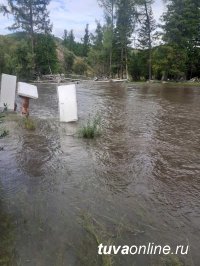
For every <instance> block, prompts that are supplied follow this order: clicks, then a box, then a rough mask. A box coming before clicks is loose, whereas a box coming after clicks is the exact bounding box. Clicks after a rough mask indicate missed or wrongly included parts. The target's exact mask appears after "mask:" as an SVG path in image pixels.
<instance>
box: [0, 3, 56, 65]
mask: <svg viewBox="0 0 200 266" xmlns="http://www.w3.org/2000/svg"><path fill="white" fill-rule="evenodd" d="M49 2H50V0H7V5H1V7H0V11H1V12H3V13H4V14H11V15H12V16H13V18H14V24H13V25H12V26H10V27H9V29H10V30H17V29H21V30H23V31H25V32H26V33H27V35H28V36H29V37H30V42H31V53H32V59H33V62H32V68H33V69H34V52H35V51H34V48H35V41H34V36H35V33H42V32H43V33H49V32H50V31H51V29H52V25H51V24H50V20H49V12H48V11H47V5H48V4H49Z"/></svg>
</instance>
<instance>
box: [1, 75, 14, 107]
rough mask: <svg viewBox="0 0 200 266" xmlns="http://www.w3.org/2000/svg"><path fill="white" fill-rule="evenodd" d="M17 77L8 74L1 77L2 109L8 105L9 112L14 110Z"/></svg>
mask: <svg viewBox="0 0 200 266" xmlns="http://www.w3.org/2000/svg"><path fill="white" fill-rule="evenodd" d="M16 82H17V77H16V76H12V75H7V74H2V76H1V92H0V107H2V108H4V104H6V106H7V108H8V110H12V111H13V110H14V105H15V92H16Z"/></svg>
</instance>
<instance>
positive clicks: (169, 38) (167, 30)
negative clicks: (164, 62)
mask: <svg viewBox="0 0 200 266" xmlns="http://www.w3.org/2000/svg"><path fill="white" fill-rule="evenodd" d="M167 2H168V5H167V11H166V12H165V13H164V15H163V22H164V25H163V29H164V37H163V39H164V41H165V42H166V43H167V44H168V45H170V46H172V47H173V49H176V51H177V52H178V53H181V54H183V53H186V54H185V56H184V58H186V60H185V62H184V65H185V68H186V71H185V74H186V75H187V77H188V78H191V77H192V76H193V75H194V73H195V75H200V71H199V69H198V67H199V63H198V62H199V61H200V57H199V45H200V23H199V19H200V1H199V0H173V1H167Z"/></svg>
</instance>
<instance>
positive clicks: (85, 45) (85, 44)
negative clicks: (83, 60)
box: [83, 24, 90, 57]
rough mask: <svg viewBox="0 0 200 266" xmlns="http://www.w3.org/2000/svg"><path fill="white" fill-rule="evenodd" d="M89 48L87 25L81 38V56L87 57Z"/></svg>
mask: <svg viewBox="0 0 200 266" xmlns="http://www.w3.org/2000/svg"><path fill="white" fill-rule="evenodd" d="M89 48H90V34H89V24H87V25H86V28H85V35H84V37H83V56H85V57H86V56H87V55H88V52H89Z"/></svg>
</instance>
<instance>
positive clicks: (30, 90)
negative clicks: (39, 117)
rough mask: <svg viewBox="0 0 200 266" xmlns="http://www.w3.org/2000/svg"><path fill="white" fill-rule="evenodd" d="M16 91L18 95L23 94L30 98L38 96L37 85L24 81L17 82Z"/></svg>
mask: <svg viewBox="0 0 200 266" xmlns="http://www.w3.org/2000/svg"><path fill="white" fill-rule="evenodd" d="M17 93H18V95H19V96H24V97H28V98H32V99H37V98H38V90H37V87H36V86H35V85H31V84H28V83H25V82H18V85H17Z"/></svg>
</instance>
